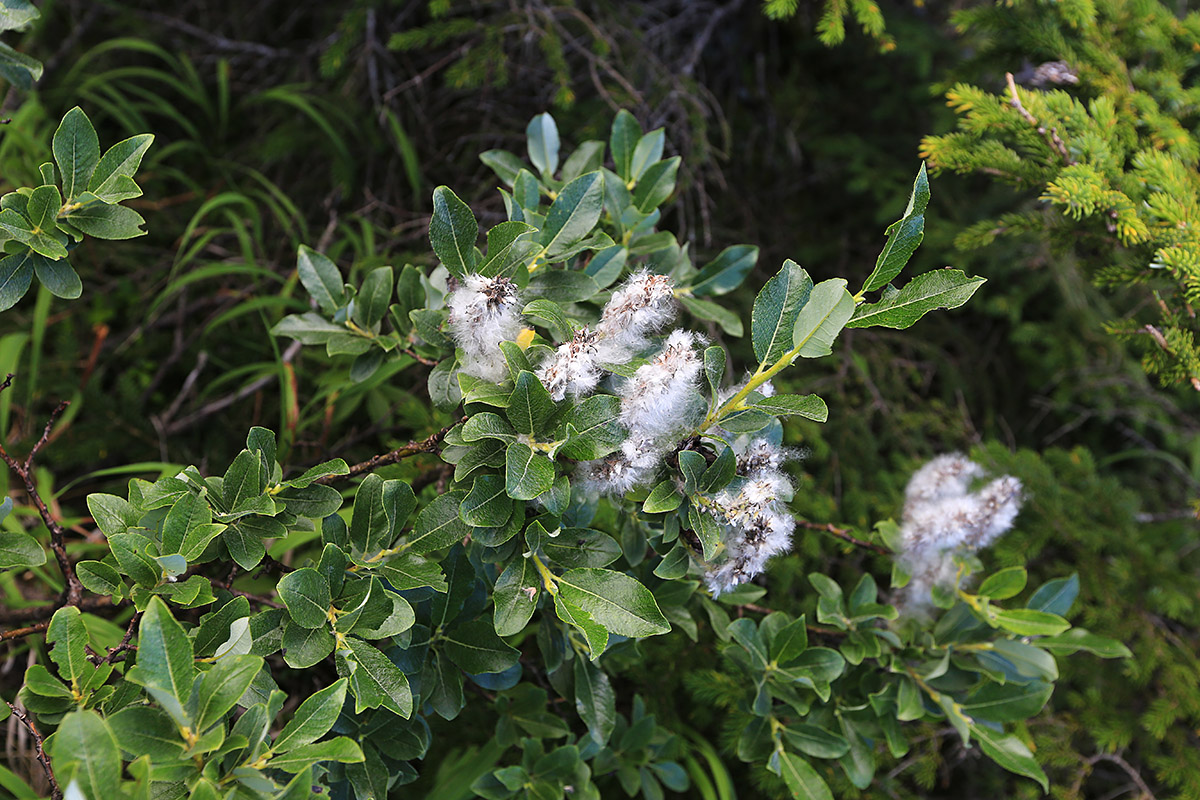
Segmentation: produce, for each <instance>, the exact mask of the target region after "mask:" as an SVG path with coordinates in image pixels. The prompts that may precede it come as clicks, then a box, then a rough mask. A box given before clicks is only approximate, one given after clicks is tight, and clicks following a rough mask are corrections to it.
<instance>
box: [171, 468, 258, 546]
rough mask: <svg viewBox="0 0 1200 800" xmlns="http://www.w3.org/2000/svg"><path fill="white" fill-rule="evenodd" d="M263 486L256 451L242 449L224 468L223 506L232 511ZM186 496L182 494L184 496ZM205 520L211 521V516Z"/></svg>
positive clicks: (222, 482)
mask: <svg viewBox="0 0 1200 800" xmlns="http://www.w3.org/2000/svg"><path fill="white" fill-rule="evenodd" d="M264 488H266V487H265V485H264V483H263V476H262V465H261V462H260V460H259V456H258V453H255V452H253V451H251V450H243V451H242V452H240V453H238V454H237V457H236V458H234V459H233V463H232V464H230V465H229V469H227V470H225V477H224V479H223V480H222V481H221V499H222V500H223V501H224V503H225V508H226V509H227V510H229V511H232V510H233V509H235V508H237V507H238V505H240V504H241V503H242V502H243V501H245V500H247V499H249V498H251V497H257V496H258V495H260V494H262V493H263V489H264ZM187 496H188V495H184V497H187ZM182 500H183V498H180V500H179V501H176V505H178V504H179V502H182ZM205 507H207V504H205ZM172 511H174V509H172ZM168 518H169V515H168ZM206 521H211V518H210V520H206ZM194 524H196V525H198V524H200V521H199V520H197V521H196V522H195V523H194ZM185 530H186V529H185ZM164 538H165V535H164ZM182 538H183V537H182V536H181V537H180V539H181V540H182ZM168 552H173V551H168Z"/></svg>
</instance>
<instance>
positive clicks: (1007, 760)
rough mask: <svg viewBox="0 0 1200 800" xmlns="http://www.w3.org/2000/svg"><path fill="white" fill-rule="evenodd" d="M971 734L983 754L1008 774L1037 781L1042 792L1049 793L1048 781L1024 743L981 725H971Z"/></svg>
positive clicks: (1010, 735) (1014, 737)
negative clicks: (1013, 773)
mask: <svg viewBox="0 0 1200 800" xmlns="http://www.w3.org/2000/svg"><path fill="white" fill-rule="evenodd" d="M971 734H972V735H973V736H974V737H975V738H976V740H977V741H978V742H979V747H980V748H981V749H982V750H983V752H984V754H985V755H986V756H987V757H988V758H990V759H992V761H995V762H996V763H997V764H999V765H1000V766H1002V767H1004V769H1006V770H1008V771H1009V772H1015V773H1016V774H1018V775H1024V776H1025V777H1027V778H1032V779H1033V780H1035V781H1037V782H1038V784H1039V785H1040V786H1041V787H1042V791H1043V792H1048V791H1050V781H1049V780H1048V779H1047V778H1046V773H1045V772H1043V771H1042V768H1041V767H1040V766H1038V763H1037V761H1036V760H1035V759H1034V757H1033V753H1031V752H1029V748H1028V747H1026V746H1025V743H1024V742H1022V741H1021V740H1020V739H1018V738H1017V737H1016V736H1013V735H1012V734H1004V733H997V732H996V731H994V730H992V729H991V728H987V727H984V726H982V725H974V724H972V725H971Z"/></svg>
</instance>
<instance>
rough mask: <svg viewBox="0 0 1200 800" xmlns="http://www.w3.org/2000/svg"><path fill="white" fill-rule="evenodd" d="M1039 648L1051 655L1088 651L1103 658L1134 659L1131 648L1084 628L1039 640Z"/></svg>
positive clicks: (1073, 629)
mask: <svg viewBox="0 0 1200 800" xmlns="http://www.w3.org/2000/svg"><path fill="white" fill-rule="evenodd" d="M1037 644H1038V647H1039V648H1041V649H1043V650H1049V651H1050V652H1051V653H1062V654H1067V653H1074V652H1077V651H1079V650H1086V651H1087V652H1089V653H1092V654H1094V655H1097V656H1100V657H1101V658H1132V657H1133V653H1131V652H1129V648H1128V647H1126V646H1125V645H1123V644H1121V643H1120V642H1118V641H1116V640H1115V639H1109V638H1108V637H1107V636H1097V635H1096V634H1094V633H1091V632H1090V631H1088V630H1086V629H1084V628H1072V629H1071V630H1069V631H1067V632H1066V633H1063V634H1059V635H1058V636H1047V637H1045V638H1043V639H1038V640H1037Z"/></svg>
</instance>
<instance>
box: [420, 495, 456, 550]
mask: <svg viewBox="0 0 1200 800" xmlns="http://www.w3.org/2000/svg"><path fill="white" fill-rule="evenodd" d="M465 497H466V493H464V492H447V493H446V494H443V495H439V496H438V497H436V498H434V501H433V502H432V503H430V504H429V505H427V506H425V508H424V509H423V510H422V511H421V513H420V514H418V515H417V521H416V524H415V525H414V527H413V532H412V534H411V535H410V536H409V537H408V549H409V550H410V551H411V552H413V553H417V554H421V553H428V552H431V551H433V550H441V549H442V548H444V547H449V546H450V545H452V544H454V543H455V542H457V541H461V540H462V539H463V538H465V537H466V536H467V535H468V534H469V533H470V532H471V526H469V525H467V524H466V523H465V522H463V521H462V520H461V519H460V518H459V516H458V509H459V506H461V505H462V501H463V499H464V498H465Z"/></svg>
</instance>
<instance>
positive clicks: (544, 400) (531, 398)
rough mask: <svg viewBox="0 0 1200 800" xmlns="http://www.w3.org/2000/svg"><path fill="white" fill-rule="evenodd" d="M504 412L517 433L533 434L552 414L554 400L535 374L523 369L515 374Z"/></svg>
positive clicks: (539, 430) (540, 429)
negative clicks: (514, 382) (510, 394)
mask: <svg viewBox="0 0 1200 800" xmlns="http://www.w3.org/2000/svg"><path fill="white" fill-rule="evenodd" d="M505 413H506V414H507V415H508V421H509V422H511V423H512V425H513V427H514V428H515V429H516V430H517V433H524V434H526V435H533V434H537V433H540V432H541V431H542V427H543V426H544V425H545V424H546V422H547V421H548V420H549V419H550V417H551V416H552V415H553V414H554V401H553V400H551V399H550V393H549V392H547V391H546V387H545V386H543V385H542V382H541V381H539V380H538V378H537V376H536V375H534V374H533V373H532V372H528V371H524V370H523V371H522V372H521V374H519V375H518V376H517V380H516V384H515V386H514V387H513V393H512V396H511V397H510V398H509V401H508V408H507V409H505Z"/></svg>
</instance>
